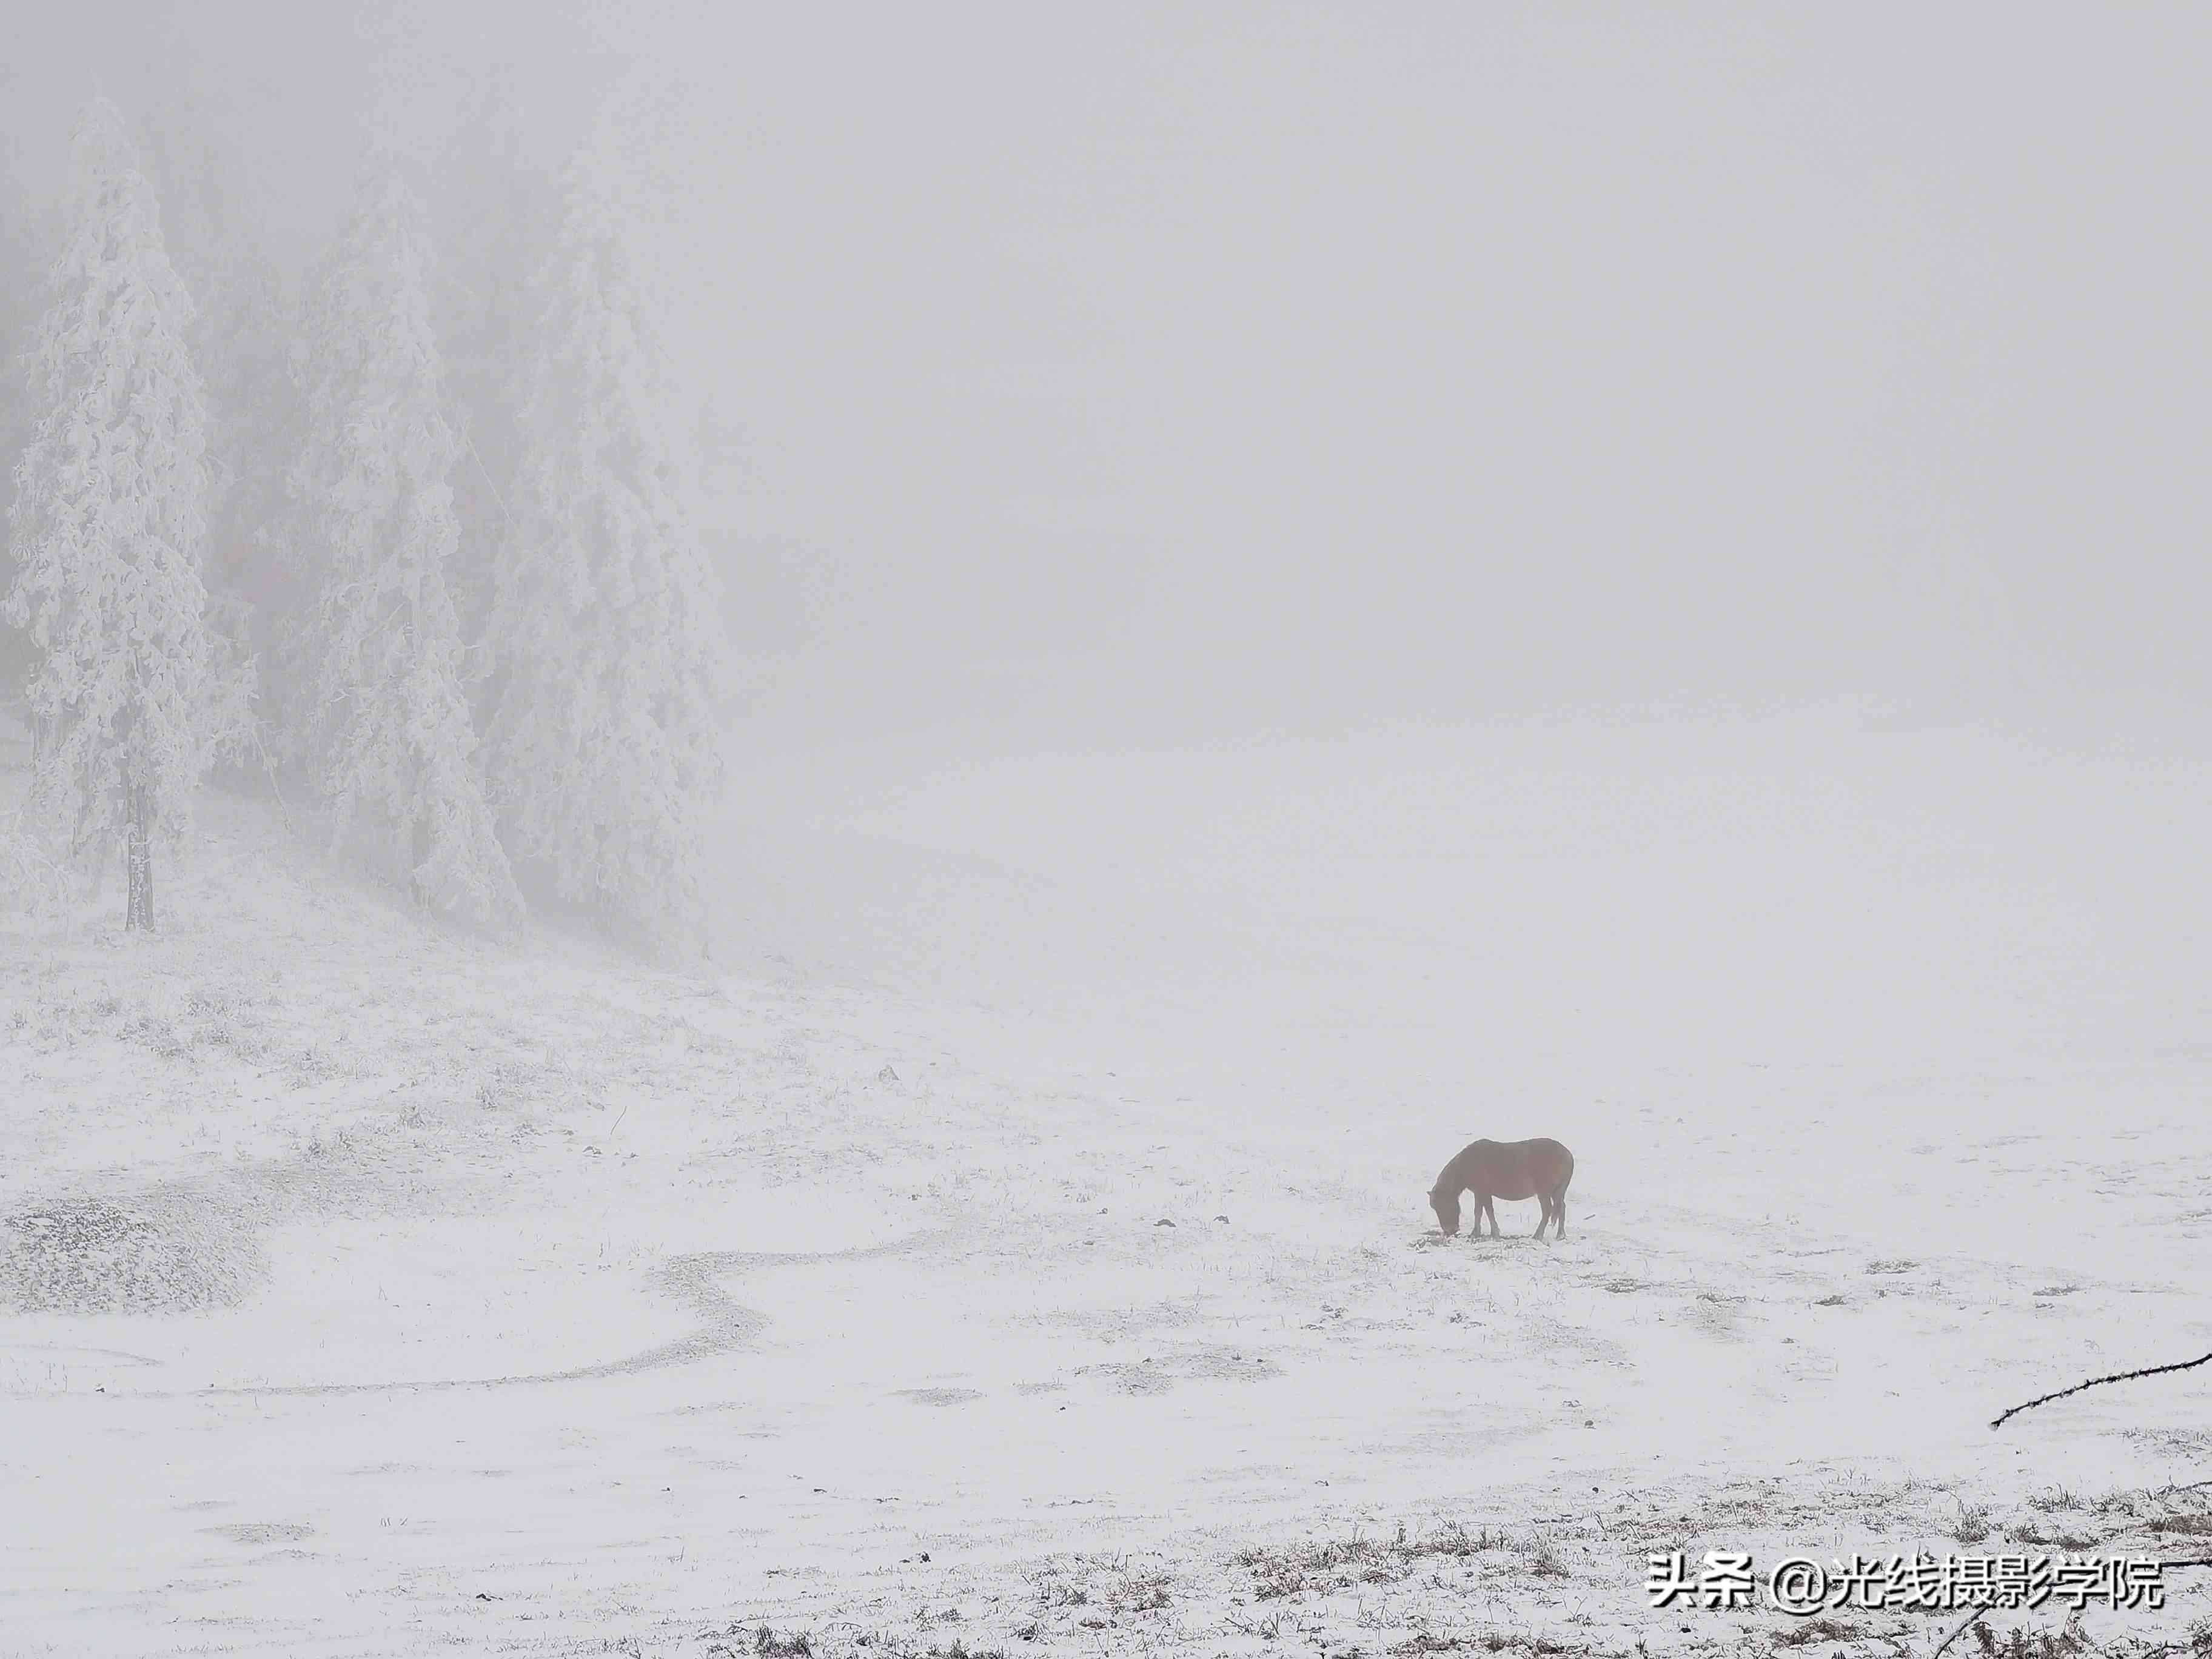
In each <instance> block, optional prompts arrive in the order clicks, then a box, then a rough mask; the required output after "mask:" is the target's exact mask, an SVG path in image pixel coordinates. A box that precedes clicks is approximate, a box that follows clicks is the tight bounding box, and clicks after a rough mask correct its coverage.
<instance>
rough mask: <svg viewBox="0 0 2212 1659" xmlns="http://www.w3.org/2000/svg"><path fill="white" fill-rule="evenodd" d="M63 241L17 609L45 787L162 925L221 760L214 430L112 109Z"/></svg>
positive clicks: (37, 382) (91, 107) (88, 117)
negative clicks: (176, 847)
mask: <svg viewBox="0 0 2212 1659" xmlns="http://www.w3.org/2000/svg"><path fill="white" fill-rule="evenodd" d="M64 236H65V240H64V246H63V250H62V253H61V256H60V258H59V260H58V262H57V264H56V265H55V267H54V270H53V272H52V276H50V278H49V279H48V280H49V295H50V299H51V304H50V305H49V307H48V308H47V310H46V314H45V316H44V318H43V319H41V321H40V325H39V327H38V329H37V331H36V333H35V336H34V337H33V343H32V349H31V353H30V359H31V389H32V393H33V411H34V415H35V418H36V421H37V428H36V432H35V435H34V436H33V439H32V441H31V444H30V447H29V448H28V449H27V451H26V452H25V453H24V456H23V460H22V464H21V467H20V468H19V469H18V470H17V472H16V492H15V505H14V507H13V508H12V510H11V512H10V514H9V524H10V527H11V529H12V530H13V532H14V534H13V553H14V556H15V562H16V573H15V585H14V587H13V589H12V591H11V592H9V596H8V599H7V605H6V610H7V612H8V614H9V617H10V619H11V620H12V621H14V622H15V624H16V625H17V626H18V627H26V628H27V629H28V630H29V633H30V637H31V643H32V647H33V651H34V652H35V653H36V661H35V665H34V666H33V669H32V671H31V675H30V679H29V684H28V685H27V698H26V701H27V703H28V705H29V708H30V713H31V719H32V726H33V734H34V750H35V756H36V758H35V761H34V764H33V791H34V793H35V795H36V796H37V798H38V799H40V801H42V802H43V803H45V804H46V805H48V806H49V807H51V808H52V809H53V810H54V811H57V812H58V814H60V815H61V816H62V817H64V819H65V820H66V821H67V822H68V823H69V824H70V834H71V844H72V851H73V852H76V853H80V854H81V853H83V852H86V851H93V852H102V851H104V850H105V849H106V848H107V847H108V846H111V845H112V841H113V838H114V837H116V836H122V837H123V838H124V840H125V844H126V846H127V848H128V849H129V852H128V868H129V872H130V897H129V902H128V907H127V909H126V912H125V925H126V926H128V927H137V928H150V927H153V926H154V923H155V908H154V857H153V848H154V842H155V840H156V839H157V838H159V839H163V840H167V841H169V842H172V843H175V842H180V841H181V840H182V839H183V837H184V836H185V831H186V829H188V827H189V824H190V809H191V793H192V791H193V789H194V787H196V786H197V784H198V782H199V781H200V779H201V777H202V775H204V771H205V769H206V753H205V747H206V745H205V741H204V735H205V733H204V709H203V708H202V706H201V697H202V693H203V690H204V684H205V682H206V678H207V665H208V657H209V642H208V633H207V623H206V605H207V592H206V588H205V586H204V580H203V577H202V574H201V568H200V561H201V556H202V542H203V538H204V520H203V516H202V515H203V513H204V504H205V497H206V494H207V463H206V446H207V439H206V432H205V415H204V410H203V409H202V406H201V397H200V383H199V377H198V375H197V373H196V372H195V371H194V369H193V367H192V362H191V354H190V353H189V351H188V350H187V349H186V346H185V337H186V333H187V331H189V330H190V328H191V321H192V304H191V298H190V296H189V295H187V294H186V293H185V288H184V285H183V283H180V282H179V280H178V279H177V276H176V273H175V272H174V271H173V270H171V269H170V265H169V260H168V256H167V253H166V252H165V251H164V250H163V247H162V243H161V219H160V213H159V210H158V208H157V206H156V204H155V199H154V191H153V189H152V186H151V185H149V184H148V183H147V180H146V178H145V175H144V174H143V173H141V172H140V171H139V169H138V163H137V155H136V154H135V152H134V151H133V149H132V148H131V141H130V139H129V137H127V135H126V134H125V131H124V125H123V117H122V114H121V112H119V111H118V110H117V109H116V107H115V106H114V105H113V104H112V103H110V102H109V101H108V100H106V99H105V98H94V100H92V102H91V103H89V104H88V105H87V106H85V108H84V112H83V113H82V115H80V116H79V117H78V118H77V124H76V134H75V137H74V140H73V143H72V144H71V148H70V188H69V197H68V209H67V213H66V222H65V230H64Z"/></svg>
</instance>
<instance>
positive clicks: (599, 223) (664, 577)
mask: <svg viewBox="0 0 2212 1659" xmlns="http://www.w3.org/2000/svg"><path fill="white" fill-rule="evenodd" d="M534 275H535V281H534V283H533V288H534V289H535V293H536V296H537V304H536V307H535V308H534V313H533V314H534V317H535V337H534V339H533V342H532V353H531V358H530V362H529V364H528V367H527V368H526V371H525V376H524V383H523V387H522V392H521V395H520V398H519V406H520V428H521V439H522V447H521V454H520V462H519V465H518V469H517V475H516V478H515V488H514V492H513V496H512V497H511V498H510V500H509V501H508V503H507V505H508V507H509V509H510V524H509V528H508V533H507V538H506V541H505V544H504V545H503V546H502V548H501V557H500V562H499V568H498V570H497V573H496V578H495V592H494V600H493V609H492V614H491V618H490V625H489V630H488V641H489V646H490V649H491V653H492V660H493V664H494V684H493V704H494V714H493V717H492V722H491V726H490V728H489V731H488V732H487V733H486V742H487V744H488V746H489V749H490V751H491V758H490V763H489V771H490V775H491V779H492V784H493V790H494V794H495V799H497V800H498V801H499V803H500V806H501V820H502V825H503V827H504V829H505V830H506V832H507V835H508V837H509V847H510V850H512V851H513V853H514V854H516V855H517V856H518V858H524V859H528V860H532V861H534V862H537V863H539V864H541V865H542V866H544V867H545V868H546V869H547V870H548V871H549V872H550V874H551V876H552V878H553V880H554V883H555V885H556V890H557V891H558V892H559V893H560V894H561V896H562V897H564V898H567V899H569V900H571V901H580V902H590V903H592V904H595V905H598V906H599V907H600V908H602V910H603V912H609V913H614V914H620V915H624V916H626V917H628V918H629V919H630V920H632V921H637V922H641V923H644V924H645V925H647V927H655V928H662V927H665V926H666V925H667V924H668V923H670V922H671V921H675V920H676V919H677V918H678V917H680V916H681V915H684V912H685V910H686V909H687V908H688V907H689V906H690V904H691V902H692V901H693V899H694V897H695V896H696V884H697V879H698V869H699V855H700V832H701V829H702V819H703V817H704V814H705V813H706V811H708V810H709V809H710V808H711V806H712V805H713V804H714V801H715V799H717V798H718V796H719V794H720V790H721V787H722V782H723V776H724V770H723V759H722V757H721V754H720V750H719V748H718V745H717V717H718V714H719V713H720V710H719V708H718V695H719V683H720V674H721V658H720V642H719V638H718V624H719V620H720V617H719V608H718V601H717V595H716V592H715V581H714V570H713V568H712V566H711V565H710V563H709V562H708V559H707V557H706V556H705V553H704V551H703V550H702V546H701V544H700V541H699V538H698V536H697V534H696V531H695V529H694V527H693V525H692V522H691V519H690V513H689V511H688V508H687V503H686V500H685V493H686V492H685V486H684V481H683V479H682V478H681V477H680V476H679V470H678V466H677V465H676V461H675V459H674V458H675V457H676V456H677V455H678V454H679V453H680V448H679V446H678V443H677V441H676V440H675V436H674V434H673V433H672V432H671V430H670V428H668V427H667V426H666V425H665V422H666V421H667V418H668V411H669V410H670V408H671V404H673V402H674V399H673V398H672V397H671V391H670V387H669V386H668V384H667V378H666V374H665V357H664V356H663V355H662V354H661V352H660V350H659V348H658V346H657V344H656V342H655V340H654V338H653V332H652V330H651V328H650V326H649V323H648V319H647V316H646V314H645V307H644V305H643V303H642V301H641V290H640V286H639V284H638V283H637V282H636V281H635V278H634V276H633V273H632V270H631V268H630V265H629V259H628V258H627V255H626V252H625V249H624V246H623V235H622V233H621V230H620V228H619V221H618V219H617V215H616V214H615V212H614V211H613V203H612V192H611V191H610V189H609V188H608V186H607V184H606V182H605V178H604V175H603V174H601V173H599V172H597V171H595V170H594V169H593V167H592V166H591V165H590V164H589V163H588V161H579V163H577V164H575V165H573V166H572V167H570V168H569V170H568V173H567V175H566V176H565V178H564V179H563V180H562V211H561V216H560V220H559V223H558V227H557V228H556V231H555V232H554V234H553V235H552V237H551V238H550V245H549V246H547V248H546V249H545V250H544V253H543V255H542V257H541V258H540V259H539V261H538V265H537V268H536V270H535V273H534Z"/></svg>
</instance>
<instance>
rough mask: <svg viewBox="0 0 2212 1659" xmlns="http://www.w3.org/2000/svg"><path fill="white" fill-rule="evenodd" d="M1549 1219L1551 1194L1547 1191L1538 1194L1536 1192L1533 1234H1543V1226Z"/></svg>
mask: <svg viewBox="0 0 2212 1659" xmlns="http://www.w3.org/2000/svg"><path fill="white" fill-rule="evenodd" d="M1551 1219H1552V1195H1551V1194H1549V1193H1539V1194H1536V1233H1535V1236H1536V1237H1538V1238H1541V1237H1543V1236H1544V1228H1545V1226H1546V1225H1547V1224H1548V1223H1549V1222H1550V1220H1551Z"/></svg>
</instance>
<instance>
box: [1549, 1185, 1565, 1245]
mask: <svg viewBox="0 0 2212 1659" xmlns="http://www.w3.org/2000/svg"><path fill="white" fill-rule="evenodd" d="M1552 1219H1553V1221H1555V1222H1557V1223H1558V1224H1559V1225H1557V1226H1556V1227H1554V1228H1553V1231H1552V1237H1554V1238H1565V1237H1566V1236H1567V1189H1566V1188H1565V1187H1562V1188H1559V1192H1558V1193H1557V1194H1554V1195H1553V1199H1552Z"/></svg>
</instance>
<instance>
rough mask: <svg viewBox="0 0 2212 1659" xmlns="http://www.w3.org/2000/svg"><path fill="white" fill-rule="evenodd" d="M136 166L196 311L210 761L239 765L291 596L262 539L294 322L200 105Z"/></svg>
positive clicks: (243, 172) (176, 105)
mask: <svg viewBox="0 0 2212 1659" xmlns="http://www.w3.org/2000/svg"><path fill="white" fill-rule="evenodd" d="M144 155H145V163H146V167H147V170H148V172H149V174H150V175H151V177H152V178H153V179H154V182H155V185H156V186H157V187H158V188H159V190H160V191H161V201H162V222H163V230H164V233H165V236H164V240H165V241H166V243H167V247H168V251H169V258H170V262H171V263H172V264H173V265H174V266H175V267H176V270H177V273H178V275H179V276H180V277H182V278H183V280H184V282H185V287H186V288H187V289H189V290H190V291H191V295H192V296H193V299H194V301H195V307H194V309H195V316H194V322H193V326H192V330H191V337H190V340H189V342H188V343H189V344H190V346H191V353H192V361H193V362H194V364H195V365H196V366H197V368H198V369H199V371H200V375H201V379H202V381H203V385H204V395H205V399H206V406H207V417H208V504H207V522H208V556H207V563H206V577H207V584H208V615H209V633H210V639H211V641H212V646H211V650H212V655H211V658H210V665H209V687H208V696H207V706H208V712H209V721H210V741H211V746H212V749H213V751H214V753H215V756H216V757H217V758H218V759H222V760H229V761H234V762H241V763H242V762H246V761H248V760H249V759H250V758H251V757H254V756H255V754H256V751H257V750H258V743H257V738H258V720H259V719H260V718H263V717H265V715H266V714H268V713H269V712H270V710H269V708H268V704H267V700H268V697H269V695H270V692H271V691H275V692H276V693H277V694H278V695H279V697H280V700H281V696H282V693H283V690H284V689H285V688H284V686H283V684H282V680H281V677H276V676H272V675H271V674H270V668H271V667H272V666H273V659H274V657H275V650H274V646H275V623H276V618H277V617H278V616H279V615H280V614H281V613H282V611H283V609H284V606H285V605H286V603H287V601H288V600H289V597H290V594H289V589H288V586H287V584H286V582H285V580H284V573H283V570H282V568H281V567H280V566H279V565H278V564H277V563H276V550H277V547H278V545H279V543H278V540H277V538H274V537H272V536H271V535H270V533H269V532H270V528H271V526H272V525H273V524H274V522H275V520H276V518H277V516H278V514H279V513H280V512H281V510H282V507H283V477H284V467H285V464H286V460H287V458H288V457H289V453H290V451H291V449H292V447H293V445H294V444H295V441H296V437H297V433H298V419H297V408H296V400H295V398H293V396H292V395H291V393H292V386H291V374H290V362H289V346H290V341H291V337H292V334H293V319H292V318H291V316H290V313H289V307H288V306H287V304H286V301H285V295H284V293H283V285H282V283H281V280H280V278H279V276H278V272H277V270H276V261H275V258H274V257H273V255H272V254H271V252H270V249H269V247H268V246H267V245H266V242H265V239H264V233H263V229H262V224H263V222H264V214H263V213H262V212H261V211H260V210H258V204H257V201H256V199H255V197H254V195H253V191H252V180H251V179H250V177H249V170H248V168H247V167H246V160H245V158H244V156H243V155H241V154H240V152H239V150H238V149H237V147H236V146H235V145H234V143H231V142H229V141H228V139H227V138H225V137H223V136H222V134H221V132H220V131H219V129H218V128H217V127H216V124H215V122H214V121H213V119H212V118H211V112H210V110H209V109H208V107H207V106H205V105H204V102H203V101H201V100H198V99H197V98H196V97H195V96H194V95H193V94H191V93H190V92H188V91H180V92H179V93H178V94H176V95H175V96H174V97H173V99H172V100H170V101H168V102H167V103H165V104H163V105H162V106H160V107H158V108H157V109H156V110H155V112H154V113H153V114H152V116H151V117H150V118H149V121H148V122H147V130H146V143H145V146H144ZM257 700H258V701H260V702H262V703H263V708H262V709H261V711H260V712H259V714H257V712H256V709H255V707H254V705H255V702H257Z"/></svg>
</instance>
